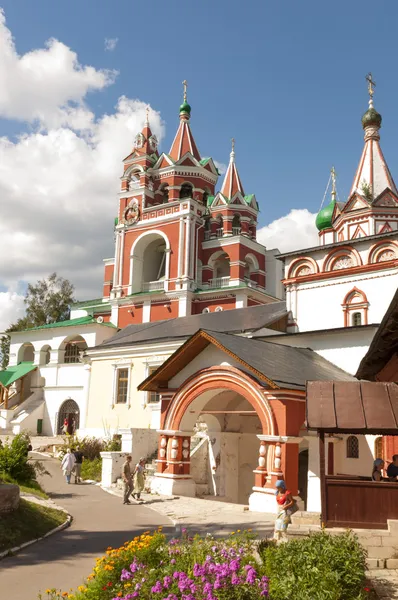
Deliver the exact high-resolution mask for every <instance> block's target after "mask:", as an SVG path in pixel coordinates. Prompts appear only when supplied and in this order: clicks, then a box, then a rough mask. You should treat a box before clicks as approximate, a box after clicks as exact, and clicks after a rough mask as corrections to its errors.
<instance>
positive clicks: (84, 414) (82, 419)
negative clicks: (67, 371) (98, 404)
mask: <svg viewBox="0 0 398 600" xmlns="http://www.w3.org/2000/svg"><path fill="white" fill-rule="evenodd" d="M90 376H91V365H88V364H86V365H84V383H83V402H82V404H81V410H80V424H79V429H85V427H86V421H87V413H88V394H89V390H90Z"/></svg>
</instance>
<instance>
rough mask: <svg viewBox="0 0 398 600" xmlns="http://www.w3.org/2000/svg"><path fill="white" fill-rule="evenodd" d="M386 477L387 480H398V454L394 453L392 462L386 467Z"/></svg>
mask: <svg viewBox="0 0 398 600" xmlns="http://www.w3.org/2000/svg"><path fill="white" fill-rule="evenodd" d="M387 477H388V480H389V481H398V454H394V456H393V457H392V463H390V464H389V465H388V467H387Z"/></svg>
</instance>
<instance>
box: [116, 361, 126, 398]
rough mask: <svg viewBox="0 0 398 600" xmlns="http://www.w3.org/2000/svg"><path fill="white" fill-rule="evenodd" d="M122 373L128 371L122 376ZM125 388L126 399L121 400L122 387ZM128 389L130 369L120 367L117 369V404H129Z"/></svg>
mask: <svg viewBox="0 0 398 600" xmlns="http://www.w3.org/2000/svg"><path fill="white" fill-rule="evenodd" d="M122 373H126V375H125V376H124V377H122V376H121V375H122ZM122 388H123V395H124V400H120V396H121V389H122ZM128 391H129V370H128V368H120V369H117V370H116V394H115V404H127V402H128Z"/></svg>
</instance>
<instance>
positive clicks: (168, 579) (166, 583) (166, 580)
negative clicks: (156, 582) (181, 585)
mask: <svg viewBox="0 0 398 600" xmlns="http://www.w3.org/2000/svg"><path fill="white" fill-rule="evenodd" d="M172 581H173V580H172V578H171V577H170V576H169V575H166V577H164V578H163V587H165V588H166V589H167V588H168V587H170V585H171V583H172Z"/></svg>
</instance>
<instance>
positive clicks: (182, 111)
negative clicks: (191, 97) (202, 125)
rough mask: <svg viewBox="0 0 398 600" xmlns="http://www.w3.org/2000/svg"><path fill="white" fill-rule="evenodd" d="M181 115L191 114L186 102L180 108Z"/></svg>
mask: <svg viewBox="0 0 398 600" xmlns="http://www.w3.org/2000/svg"><path fill="white" fill-rule="evenodd" d="M181 113H186V114H187V115H190V114H191V107H190V105H189V104H188V102H187V101H186V100H185V101H184V102H183V103H182V104H181V106H180V114H181Z"/></svg>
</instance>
